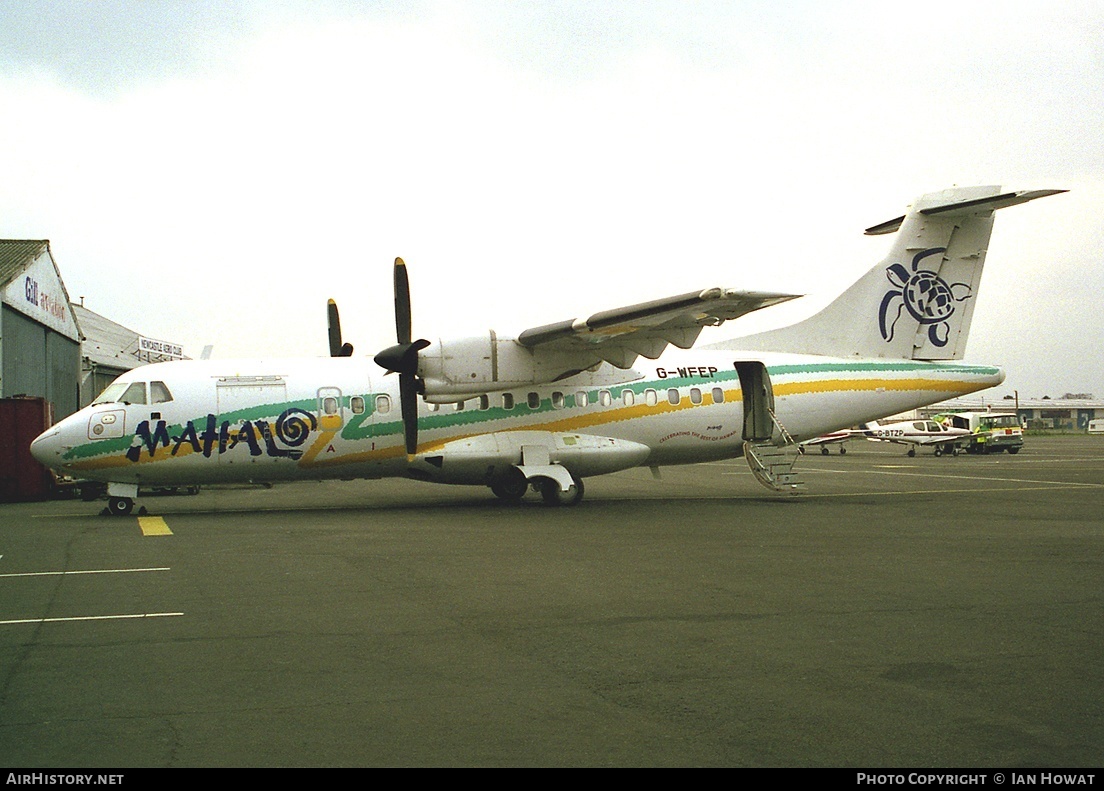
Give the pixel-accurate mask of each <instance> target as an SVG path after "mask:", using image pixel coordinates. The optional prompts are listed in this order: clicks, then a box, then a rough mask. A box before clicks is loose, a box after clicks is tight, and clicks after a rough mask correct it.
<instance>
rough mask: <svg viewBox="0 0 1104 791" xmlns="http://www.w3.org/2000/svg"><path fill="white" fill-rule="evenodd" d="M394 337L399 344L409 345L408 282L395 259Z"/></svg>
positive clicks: (400, 261)
mask: <svg viewBox="0 0 1104 791" xmlns="http://www.w3.org/2000/svg"><path fill="white" fill-rule="evenodd" d="M395 335H396V337H397V338H398V341H399V343H400V344H406V343H410V338H411V334H410V280H409V278H407V276H406V264H405V263H403V260H402V259H401V258H396V259H395Z"/></svg>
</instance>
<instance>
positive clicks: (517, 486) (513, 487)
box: [491, 467, 529, 503]
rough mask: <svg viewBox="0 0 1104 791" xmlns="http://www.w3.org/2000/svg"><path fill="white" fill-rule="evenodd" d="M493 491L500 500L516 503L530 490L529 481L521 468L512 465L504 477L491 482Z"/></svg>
mask: <svg viewBox="0 0 1104 791" xmlns="http://www.w3.org/2000/svg"><path fill="white" fill-rule="evenodd" d="M491 491H492V492H494V495H495V497H497V498H499V499H500V500H506V501H507V502H511V503H516V502H517V501H518V500H520V499H521V498H522V497H524V496H525V493H526V492H527V491H529V481H528V480H526V478H525V475H524V474H522V472H521V470H519V469H518V468H517V467H511V468H510V471H509V472H508V473H507V474H506V475H505V476H504V477H502V478H499V479H498V480H497V481H495V482H494V483H492V484H491Z"/></svg>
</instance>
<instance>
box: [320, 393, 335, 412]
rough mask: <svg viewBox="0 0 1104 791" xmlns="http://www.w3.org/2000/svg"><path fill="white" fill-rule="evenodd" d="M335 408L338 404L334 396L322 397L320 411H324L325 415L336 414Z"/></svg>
mask: <svg viewBox="0 0 1104 791" xmlns="http://www.w3.org/2000/svg"><path fill="white" fill-rule="evenodd" d="M337 409H338V405H337V399H336V398H334V397H333V396H326V397H325V398H323V399H322V411H323V412H324V413H326V414H327V415H336V414H337Z"/></svg>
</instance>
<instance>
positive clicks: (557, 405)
mask: <svg viewBox="0 0 1104 791" xmlns="http://www.w3.org/2000/svg"><path fill="white" fill-rule="evenodd" d="M552 408H553V409H563V408H564V394H563V393H560V392H555V393H552Z"/></svg>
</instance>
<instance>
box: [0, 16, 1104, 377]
mask: <svg viewBox="0 0 1104 791" xmlns="http://www.w3.org/2000/svg"><path fill="white" fill-rule="evenodd" d="M0 152H2V155H3V171H2V172H3V176H2V178H0V238H13V239H23V238H26V239H43V238H45V239H49V240H50V241H51V248H52V250H53V253H54V257H55V260H56V261H57V263H58V265H59V267H60V269H61V273H62V277H63V278H64V281H65V284H66V287H67V288H68V291H69V294H70V297H71V298H72V299H74V300H79V299H80V298H81V297H83V298H84V300H85V305H86V306H87V307H88V308H90V309H92V310H94V311H96V312H98V313H101V314H103V315H105V316H107V317H108V318H110V319H112V320H114V321H117V322H119V323H122V324H125V325H127V326H129V327H131V328H132V329H134V330H136V331H138V332H141V333H143V334H145V335H148V336H151V337H155V338H159V339H162V340H169V341H175V342H178V343H182V344H183V345H184V347H185V352H186V353H187V354H189V355H191V356H194V357H198V356H199V354H200V352H201V350H202V348H203V346H205V345H206V344H214V347H215V356H217V357H231V356H261V355H268V356H271V355H281V354H288V355H322V354H325V353H326V349H327V342H326V321H325V303H326V299H327V298H328V297H334V298H336V299H337V300H338V303H339V305H340V307H341V309H342V324H343V329H344V330H345V336H346V340H349V341H351V342H353V343H354V344H355V345H356V347H357V353H358V354H359V353H367V354H373V353H375V351H377V350H378V349H380V348H383V347H385V346H387V345H390V344H391V343H393V342H394V324H393V317H392V310H393V308H392V295H391V265H392V261H393V260H394V258H395V256H397V255H399V256H402V257H403V258H404V259H405V260H406V261H407V263H408V264H409V266H410V274H411V282H412V289H413V307H414V332H415V335H416V337H417V336H426V337H438V336H442V335H443V336H450V335H455V334H465V333H470V332H477V331H483V330H486V329H488V328H492V327H493V328H494V329H495V330H496V331H498V332H499V333H500V334H513V333H516V332H519V331H520V330H522V329H525V328H526V327H529V326H534V325H538V324H544V323H548V322H552V321H557V320H561V319H567V318H572V317H576V316H582V315H588V314H590V313H592V312H595V311H598V310H602V309H606V308H613V307H618V306H621V305H626V304H631V303H634V302H639V301H644V300H649V299H654V298H658V297H662V296H667V295H672V294H678V293H682V292H686V291H691V290H697V289H702V288H707V287H712V286H725V287H730V288H739V289H761V290H771V291H784V292H789V293H802V294H809V295H810V296H809V297H808V298H806V299H804V300H798V301H796V302H795V303H793V305H792V307H791V306H786V307H780V308H777V309H774V311H773V312H777V313H781V315H780V316H777V317H772V316H771V313H772V311H766V312H764V313H763V314H761V315H760V316H757V317H746V318H745V319H741V320H739V321H737V322H734V323H729V324H726V325H725V326H724V327H722V328H720V329H715V330H706V331H705V332H704V333H703V335H702V338H701V340H700V343H711V342H716V341H721V340H725V339H727V338H731V337H735V336H737V335H742V334H747V333H749V332H753V331H757V330H760V329H763V328H765V327H767V326H770V325H773V324H778V323H780V322H782V323H785V322H786V321H788V320H789V319H791V318H793V317H794V316H795V315H796V314H797V313H798V312H802V313H808V312H809V311H810V310H812V309H813V308H814V307H817V306H818V305H821V304H823V303H824V302H825V301H826V300H827V299H828V298H829V297H831V296H833V295H835V294H836V293H838V292H840V291H842V290H843V289H844V288H845V287H846V286H847V285H849V284H850V283H851V282H852V281H853V280H854V279H856V278H858V277H859V276H860V275H861V274H862V273H864V272H865V271H866V270H867V269H868V268H869V267H871V266H872V265H874V264H875V263H877V262H878V261H879V260H880V259H881V258H882V256H883V255H884V254H885V252H886V250H887V249H888V246H889V243H890V237H864V236H863V234H862V230H863V229H864V228H865V227H867V226H870V225H873V224H875V223H878V222H881V221H883V220H888V219H891V218H893V217H895V216H898V215H899V214H901V213H902V211H903V210H904V208H905V206H906V205H907V204H908V203H909V202H910V201H911V200H912V199H913V198H915V197H916V196H918V195H920V194H923V193H925V192H930V191H934V190H938V189H942V188H944V187H948V186H951V185H954V184H958V185H976V184H1001V185H1004V186H1005V187H1007V188H1012V189H1023V188H1062V189H1069V190H1070V192H1069V193H1068V194H1066V195H1060V196H1056V197H1052V198H1046V199H1045V200H1042V201H1037V202H1033V203H1030V204H1027V205H1024V206H1017V207H1013V208H1010V209H1006V210H1003V211H1001V212H1000V213H999V214H998V217H997V224H996V231H995V232H994V235H993V240H992V243H991V244H990V248H989V257H988V260H987V266H986V271H985V277H984V279H983V281H982V285H981V289H980V294H979V298H978V302H977V308H976V312H975V317H974V324H973V329H972V332H971V336H970V345H969V349H968V351H967V361H970V362H976V363H989V364H997V365H1001V366H1003V367H1004V368H1005V369H1006V370H1007V372H1008V379H1007V381H1006V382H1005V384H1004V385H1002V386H1001V387H1000V388H999V389H998V390H996V391H994V394H1004V393H1011V392H1012V391H1013V390H1018V391H1019V394H1020V396H1021V397H1039V396H1042V395H1044V394H1048V395H1051V396H1060V395H1062V394H1063V393H1065V392H1068V391H1072V392H1081V391H1088V392H1093V393H1095V394H1096V396H1097V397H1104V361H1102V358H1101V352H1102V350H1104V304H1102V300H1104V253H1102V249H1104V4H1102V3H1099V2H1063V1H1062V0H1057V1H1056V2H1048V3H1040V2H1037V0H1036V1H1035V2H1022V3H1021V2H968V3H963V2H961V1H960V0H955V2H940V1H939V0H929V2H926V3H923V4H920V5H917V4H902V3H892V4H891V3H884V2H869V3H868V2H837V3H831V2H718V3H711V2H700V3H695V2H686V1H679V2H647V1H646V0H633V2H629V1H628V0H625V2H598V1H596V0H585V1H584V2H555V3H553V2H547V3H536V2H533V3H522V2H506V1H505V0H503V1H502V2H489V1H488V2H475V1H471V2H456V3H450V2H406V3H401V2H394V3H380V2H353V0H346V1H342V0H329V1H328V2H324V1H320V0H312V1H311V2H305V1H304V2H290V1H288V2H268V1H266V2H228V1H220V2H201V1H199V0H189V2H159V1H158V0H141V1H139V0H134V1H133V2H129V1H124V0H120V1H119V2H85V1H81V2H77V1H76V0H73V1H72V2H62V1H61V0H58V1H56V2H29V1H27V0H22V1H21V2H0ZM800 303H805V304H804V305H801V304H800ZM787 310H788V311H789V312H786V311H787Z"/></svg>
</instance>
